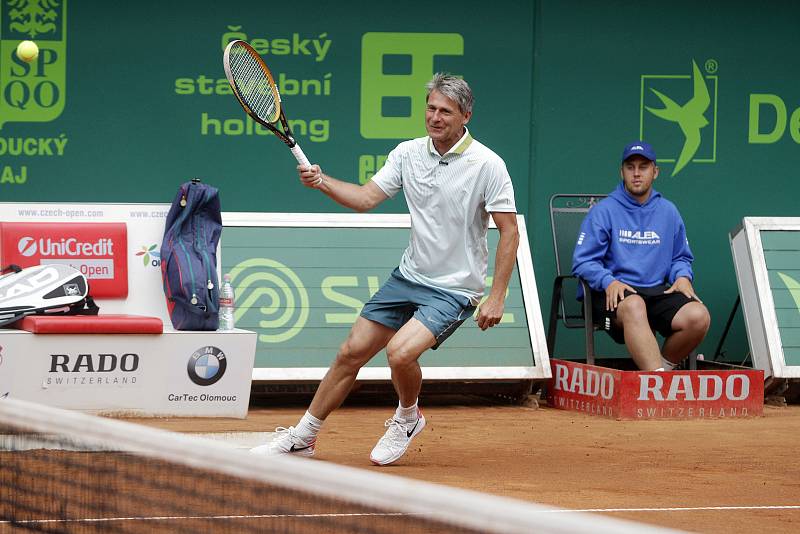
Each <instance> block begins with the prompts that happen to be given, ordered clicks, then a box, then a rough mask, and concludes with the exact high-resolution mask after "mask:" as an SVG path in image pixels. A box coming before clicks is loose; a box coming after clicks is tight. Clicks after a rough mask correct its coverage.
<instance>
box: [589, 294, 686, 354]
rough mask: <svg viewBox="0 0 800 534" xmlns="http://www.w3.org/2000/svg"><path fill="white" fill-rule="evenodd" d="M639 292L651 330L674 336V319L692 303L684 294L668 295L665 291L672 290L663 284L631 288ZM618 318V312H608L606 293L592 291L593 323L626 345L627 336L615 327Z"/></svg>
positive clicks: (665, 335) (666, 335)
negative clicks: (684, 307) (645, 307)
mask: <svg viewBox="0 0 800 534" xmlns="http://www.w3.org/2000/svg"><path fill="white" fill-rule="evenodd" d="M631 287H633V288H634V289H636V291H637V293H636V294H637V295H639V296H640V297H642V298H643V299H644V304H645V306H647V322H648V323H650V328H652V329H653V330H655V331H656V332H658V333H659V334H661V335H662V336H664V337H669V336H670V335H672V319H673V318H674V317H675V314H676V313H678V310H680V309H681V308H682V307H683V306H685V305H686V304H688V303H690V302H692V301H693V300H695V299H693V298H689V297H687V296H686V295H684V294H683V293H680V292H677V291H676V292H675V293H667V294H666V295H665V294H664V291H666V290H667V289H669V288H670V286H669V285H667V284H663V285H660V286H654V287H636V286H631ZM628 295H633V293H631V292H630V291H625V296H626V297H627V296H628ZM616 317H617V310H612V311H608V310H606V292H605V291H592V322H594V324H596V325H597V326H599V327H600V329H601V330H605V331H606V332H608V335H610V336H611V337H612V338H613V339H614V341H616V342H617V343H625V336H624V334H623V332H622V328H619V327H617V326H615V324H614V319H615V318H616Z"/></svg>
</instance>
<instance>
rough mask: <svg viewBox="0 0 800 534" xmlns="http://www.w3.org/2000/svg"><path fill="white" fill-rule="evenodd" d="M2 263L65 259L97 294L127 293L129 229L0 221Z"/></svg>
mask: <svg viewBox="0 0 800 534" xmlns="http://www.w3.org/2000/svg"><path fill="white" fill-rule="evenodd" d="M0 263H2V265H3V266H6V265H9V264H16V265H19V266H20V267H30V266H32V265H40V264H52V263H66V264H68V265H71V266H72V267H74V268H76V269H78V270H79V271H81V272H82V273H83V274H84V275H85V276H86V278H87V279H88V280H89V291H90V294H91V295H92V296H93V297H98V298H125V297H127V295H128V232H127V227H126V226H125V223H22V222H13V223H10V222H4V223H0Z"/></svg>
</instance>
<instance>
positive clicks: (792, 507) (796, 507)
mask: <svg viewBox="0 0 800 534" xmlns="http://www.w3.org/2000/svg"><path fill="white" fill-rule="evenodd" d="M704 510H705V511H708V510H719V511H726V510H800V505H774V506H692V507H688V506H676V507H667V508H583V509H578V510H567V509H560V510H538V511H537V512H536V513H540V514H570V513H610V512H697V511H704ZM412 515H418V514H410V513H403V512H385V513H379V512H373V513H357V514H258V515H212V516H202V515H198V516H153V517H97V518H83V519H81V518H72V519H24V520H17V521H13V523H14V524H43V523H101V522H110V521H181V520H183V521H188V520H216V519H219V520H222V519H281V518H283V519H306V518H307V519H315V518H323V517H325V518H332V517H402V516H412ZM10 523H12V521H0V525H3V524H10Z"/></svg>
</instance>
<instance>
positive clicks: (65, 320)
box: [14, 314, 164, 334]
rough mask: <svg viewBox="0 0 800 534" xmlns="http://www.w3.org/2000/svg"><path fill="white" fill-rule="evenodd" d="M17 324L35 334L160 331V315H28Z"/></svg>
mask: <svg viewBox="0 0 800 534" xmlns="http://www.w3.org/2000/svg"><path fill="white" fill-rule="evenodd" d="M14 327H16V328H19V329H21V330H27V331H28V332H33V333H34V334H161V333H162V332H163V331H164V325H163V324H162V323H161V319H159V318H158V317H145V316H143V315H113V314H111V315H52V316H47V315H29V316H27V317H25V318H24V319H22V320H21V321H17V322H16V323H14Z"/></svg>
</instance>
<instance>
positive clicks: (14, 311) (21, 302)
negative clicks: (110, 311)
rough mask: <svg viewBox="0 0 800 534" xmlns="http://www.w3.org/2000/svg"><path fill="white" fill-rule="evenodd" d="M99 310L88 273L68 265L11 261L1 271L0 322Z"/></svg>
mask: <svg viewBox="0 0 800 534" xmlns="http://www.w3.org/2000/svg"><path fill="white" fill-rule="evenodd" d="M7 271H10V272H7ZM98 310H99V308H98V307H97V305H96V304H95V303H94V300H93V299H92V297H90V296H89V284H88V282H87V281H86V277H85V276H84V275H83V273H81V272H80V271H79V270H77V269H75V268H74V267H70V266H69V265H64V264H48V265H34V266H32V267H26V268H25V269H22V268H20V267H19V266H17V265H9V266H8V267H5V268H3V269H2V271H0V326H4V325H7V324H9V323H13V322H14V321H18V320H20V319H22V318H23V317H25V316H26V315H34V314H36V315H43V314H48V315H97V312H98Z"/></svg>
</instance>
